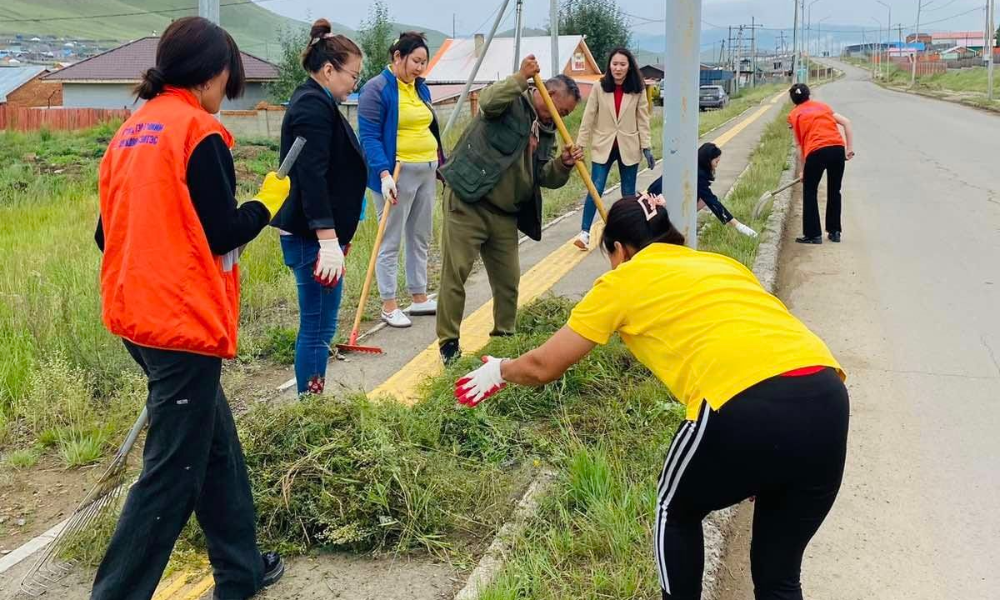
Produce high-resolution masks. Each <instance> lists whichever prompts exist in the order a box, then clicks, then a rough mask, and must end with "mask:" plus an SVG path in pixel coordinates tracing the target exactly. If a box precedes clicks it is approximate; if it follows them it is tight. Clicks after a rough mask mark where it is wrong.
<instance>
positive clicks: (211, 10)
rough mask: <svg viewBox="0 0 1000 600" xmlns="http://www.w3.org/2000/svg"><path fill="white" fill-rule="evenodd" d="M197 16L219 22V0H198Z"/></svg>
mask: <svg viewBox="0 0 1000 600" xmlns="http://www.w3.org/2000/svg"><path fill="white" fill-rule="evenodd" d="M198 16H199V17H204V18H206V19H208V20H209V21H211V22H213V23H215V24H216V25H218V24H219V0H198Z"/></svg>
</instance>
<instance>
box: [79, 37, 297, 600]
mask: <svg viewBox="0 0 1000 600" xmlns="http://www.w3.org/2000/svg"><path fill="white" fill-rule="evenodd" d="M244 82H245V76H244V72H243V61H242V58H241V55H240V51H239V48H237V46H236V43H235V42H234V41H233V38H232V37H231V36H230V35H229V34H228V33H227V32H226V31H225V30H224V29H222V28H221V27H219V26H218V25H215V24H214V23H212V22H210V21H208V20H206V19H202V18H200V17H186V18H182V19H178V20H176V21H174V22H173V23H172V24H171V25H170V26H169V27H168V28H167V30H166V31H164V33H163V37H162V38H161V39H160V42H159V45H158V46H157V49H156V66H154V67H153V68H151V69H149V70H148V71H146V73H145V74H144V75H143V78H142V82H141V83H140V84H139V86H138V87H137V88H136V95H137V96H138V97H139V98H140V99H142V100H145V101H146V103H145V104H144V105H143V106H142V107H141V108H139V109H138V110H137V111H136V112H135V113H133V115H132V116H131V117H130V118H129V119H128V120H127V121H126V122H125V123H124V124H123V125H122V126H121V128H120V129H119V130H118V132H117V133H116V134H115V136H114V137H113V138H112V140H111V143H110V145H109V146H108V150H107V152H106V153H105V155H104V159H103V160H102V161H101V166H100V175H99V189H100V211H101V214H100V220H99V221H98V226H97V233H96V236H95V237H96V241H97V244H98V246H99V247H100V248H101V250H102V251H103V252H104V256H103V260H102V262H101V308H102V318H103V320H104V324H105V325H106V326H107V328H108V329H109V330H110V331H111V332H112V333H114V334H115V335H117V336H120V337H121V338H122V340H123V341H124V343H125V346H126V348H127V349H128V351H129V353H130V354H131V355H132V357H133V358H134V359H135V361H136V362H137V363H139V366H140V367H141V368H142V370H143V371H144V372H145V373H146V375H147V377H148V378H149V396H148V398H147V400H146V407H147V409H148V411H149V431H148V433H147V435H146V442H145V447H144V450H143V469H142V474H141V475H140V476H139V479H138V481H137V482H136V483H135V485H134V486H132V489H131V491H130V492H129V495H128V499H127V500H126V502H125V506H124V509H123V510H122V514H121V518H120V519H119V521H118V526H117V528H116V530H115V533H114V536H113V537H112V539H111V543H110V545H109V547H108V550H107V553H106V554H105V556H104V559H103V561H102V562H101V565H100V568H99V569H98V571H97V576H96V579H95V581H94V588H93V595H92V598H94V599H97V600H118V599H129V600H134V599H139V598H144V599H148V598H151V597H152V596H153V593H154V591H155V590H156V586H157V584H158V583H159V581H160V577H161V575H162V573H163V569H164V567H166V565H167V560H168V559H169V558H170V552H171V550H172V549H173V546H174V542H175V541H176V540H177V537H178V535H179V534H180V532H181V529H182V528H183V527H184V525H185V524H186V523H187V521H188V518H189V517H190V516H191V513H192V512H194V513H195V515H196V516H197V518H198V522H199V524H200V525H201V528H202V530H203V531H204V532H205V537H206V540H207V543H208V555H209V559H210V561H211V563H212V567H213V571H214V576H215V598H227V599H229V598H239V599H242V598H249V597H251V596H253V595H254V594H256V593H257V592H258V591H259V590H260V589H262V588H263V587H264V586H267V585H270V584H272V583H274V582H275V581H277V580H278V578H280V577H281V575H282V574H283V573H284V564H283V563H282V561H281V557H280V556H278V555H277V554H276V553H268V554H263V555H262V554H261V552H260V551H259V550H258V548H257V541H256V515H255V513H254V506H253V498H252V496H251V493H250V482H249V478H248V477H247V470H246V466H245V464H244V460H243V451H242V449H241V448H240V442H239V439H238V437H237V435H236V426H235V423H234V422H233V415H232V412H231V411H230V408H229V404H228V402H227V401H226V397H225V395H224V394H223V391H222V387H221V384H220V376H221V372H222V359H224V358H233V357H234V356H235V355H236V332H237V326H238V323H239V301H240V277H239V266H238V264H237V262H238V257H239V252H240V248H241V247H242V246H243V245H244V244H246V243H247V242H250V241H251V240H253V239H254V238H255V237H256V236H257V234H258V233H260V231H261V230H262V229H263V228H264V227H266V226H267V223H268V221H270V219H271V217H272V215H274V214H275V213H276V212H277V210H278V209H279V208H280V207H281V205H282V203H283V202H284V201H285V198H286V196H287V195H288V190H289V185H290V184H289V180H288V179H287V178H286V179H284V180H279V179H278V178H277V176H276V174H275V173H269V174H268V175H267V177H266V178H265V180H264V184H263V186H262V187H261V189H260V192H259V193H258V194H257V196H256V197H255V198H254V200H253V201H250V202H245V203H244V204H242V205H240V206H237V202H236V198H235V192H236V179H235V172H234V167H233V158H232V154H231V152H230V148H231V147H232V145H233V137H232V136H231V135H230V134H229V132H228V131H226V129H225V127H223V126H222V124H221V123H220V122H219V120H218V119H217V118H216V117H215V116H213V115H214V114H215V113H217V112H219V109H220V107H221V105H222V101H223V99H224V98H230V99H232V98H236V97H239V96H240V95H242V93H243V87H244Z"/></svg>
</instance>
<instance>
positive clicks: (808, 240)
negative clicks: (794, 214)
mask: <svg viewBox="0 0 1000 600" xmlns="http://www.w3.org/2000/svg"><path fill="white" fill-rule="evenodd" d="M788 94H789V95H790V96H791V97H792V102H793V103H794V104H795V108H793V109H792V112H791V113H789V115H788V125H789V126H790V127H791V128H792V131H793V132H794V133H795V143H796V144H797V145H798V147H799V169H800V171H799V177H801V178H802V237H799V238H795V241H796V242H798V243H800V244H822V243H823V228H822V226H821V224H820V222H819V199H818V197H817V196H818V194H819V182H820V179H822V178H823V171H826V178H827V181H826V183H827V190H826V193H827V195H826V231H827V233H828V234H829V237H830V241H831V242H840V232H841V230H842V228H841V224H840V210H841V198H840V186H841V183H842V182H843V179H844V163H846V162H847V161H849V160H851V159H852V158H854V143H853V142H854V134H853V131H852V130H851V122H850V120H848V119H847V118H846V117H844V116H843V115H840V114H837V113H835V112H833V109H832V108H830V107H829V106H827V105H826V104H823V103H822V102H818V101H816V100H810V99H809V86H807V85H805V84H804V83H796V84H795V85H793V86H792V88H791V89H790V90H788ZM840 127H843V128H844V135H841V134H840ZM845 138H846V142H845Z"/></svg>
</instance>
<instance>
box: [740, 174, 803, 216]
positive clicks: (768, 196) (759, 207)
mask: <svg viewBox="0 0 1000 600" xmlns="http://www.w3.org/2000/svg"><path fill="white" fill-rule="evenodd" d="M801 182H802V178H801V177H796V178H795V179H793V180H791V181H789V182H788V183H786V184H785V185H783V186H781V187H780V188H778V189H776V190H772V191H770V192H764V195H763V196H761V197H760V199H759V200H757V204H755V205H754V207H753V213H752V214H751V217H752V218H753V219H755V220H756V219H758V218H760V215H761V213H762V212H764V207H765V206H767V203H768V202H770V201H771V200H773V199H774V197H775V196H777V195H778V194H780V193H781V192H783V191H785V190H787V189H788V188H790V187H792V186H793V185H795V184H796V183H801Z"/></svg>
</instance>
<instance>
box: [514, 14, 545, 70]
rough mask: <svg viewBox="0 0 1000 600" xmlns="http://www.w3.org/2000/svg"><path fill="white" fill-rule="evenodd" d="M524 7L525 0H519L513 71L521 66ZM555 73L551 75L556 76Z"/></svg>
mask: <svg viewBox="0 0 1000 600" xmlns="http://www.w3.org/2000/svg"><path fill="white" fill-rule="evenodd" d="M523 8H524V0H517V9H516V10H517V17H516V18H515V19H514V66H513V68H511V72H514V71H516V70H518V69H519V68H521V10H522V9H523ZM555 76H556V73H553V74H552V75H551V77H555Z"/></svg>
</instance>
